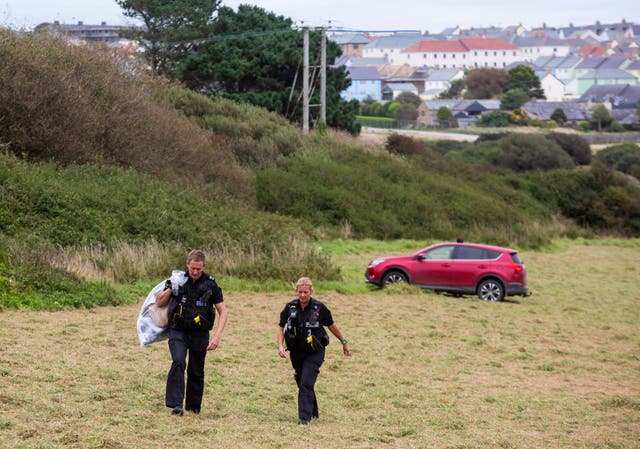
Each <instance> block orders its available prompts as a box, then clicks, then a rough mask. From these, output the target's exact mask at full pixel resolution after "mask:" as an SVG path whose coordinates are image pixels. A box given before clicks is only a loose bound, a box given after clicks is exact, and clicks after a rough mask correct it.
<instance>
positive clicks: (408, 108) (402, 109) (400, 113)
mask: <svg viewBox="0 0 640 449" xmlns="http://www.w3.org/2000/svg"><path fill="white" fill-rule="evenodd" d="M393 118H394V119H396V120H399V121H403V122H415V121H416V119H417V118H418V110H417V109H416V108H415V106H413V105H412V104H407V103H404V104H400V106H399V107H398V108H396V109H395V110H394V111H393Z"/></svg>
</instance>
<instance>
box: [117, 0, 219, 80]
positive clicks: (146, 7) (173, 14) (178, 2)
mask: <svg viewBox="0 0 640 449" xmlns="http://www.w3.org/2000/svg"><path fill="white" fill-rule="evenodd" d="M220 2H221V0H116V3H117V4H118V5H119V6H120V7H121V8H122V9H124V11H123V14H124V15H125V16H127V17H131V18H133V19H137V20H140V21H141V22H142V23H143V25H144V26H143V27H142V28H139V29H137V30H134V31H130V32H127V33H126V34H127V36H128V37H130V38H133V39H136V40H138V41H140V42H141V43H142V45H143V46H144V47H145V55H146V57H147V59H148V62H149V65H150V67H151V70H152V71H153V73H154V74H156V75H158V74H163V75H168V76H170V77H173V76H174V71H175V68H176V66H177V65H178V64H179V63H180V61H181V60H182V59H184V57H185V56H186V55H187V54H189V53H190V52H192V51H193V50H194V48H195V42H196V41H197V40H198V39H202V38H205V37H208V36H209V35H210V34H211V32H212V28H213V25H214V23H215V15H214V14H215V12H216V11H217V10H218V7H219V6H220Z"/></svg>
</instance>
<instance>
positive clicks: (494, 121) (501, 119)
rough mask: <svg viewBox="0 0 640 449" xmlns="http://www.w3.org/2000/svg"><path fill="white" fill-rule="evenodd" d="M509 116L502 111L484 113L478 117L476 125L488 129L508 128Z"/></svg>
mask: <svg viewBox="0 0 640 449" xmlns="http://www.w3.org/2000/svg"><path fill="white" fill-rule="evenodd" d="M510 117H511V115H510V114H509V113H507V112H503V111H491V112H485V113H484V114H482V115H481V116H480V118H479V119H478V121H477V122H476V124H477V125H478V126H486V127H488V128H504V127H506V126H509V121H510Z"/></svg>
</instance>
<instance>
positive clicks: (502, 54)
mask: <svg viewBox="0 0 640 449" xmlns="http://www.w3.org/2000/svg"><path fill="white" fill-rule="evenodd" d="M398 58H401V59H400V61H401V62H402V63H406V64H409V65H412V66H414V67H421V66H427V67H436V68H441V69H448V68H463V69H474V68H499V69H503V68H505V67H506V66H507V65H509V64H511V63H512V62H516V61H520V60H522V58H521V52H520V49H519V48H518V47H516V46H515V45H511V44H509V43H508V42H505V41H504V40H502V39H497V38H483V37H469V38H465V39H458V40H454V41H446V40H437V41H429V40H423V41H420V42H418V43H416V44H414V45H412V46H410V47H407V48H405V49H404V50H402V51H401V52H400V55H399V56H398Z"/></svg>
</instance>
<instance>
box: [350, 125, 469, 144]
mask: <svg viewBox="0 0 640 449" xmlns="http://www.w3.org/2000/svg"><path fill="white" fill-rule="evenodd" d="M392 133H397V134H402V135H405V136H410V137H416V138H420V139H430V140H458V141H463V142H474V141H475V140H476V139H477V138H478V135H476V134H458V133H447V132H439V131H415V130H409V129H381V128H366V127H365V128H362V131H361V132H360V135H359V136H358V142H361V143H364V144H380V145H382V144H384V142H385V140H386V139H387V136H388V135H389V134H392Z"/></svg>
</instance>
